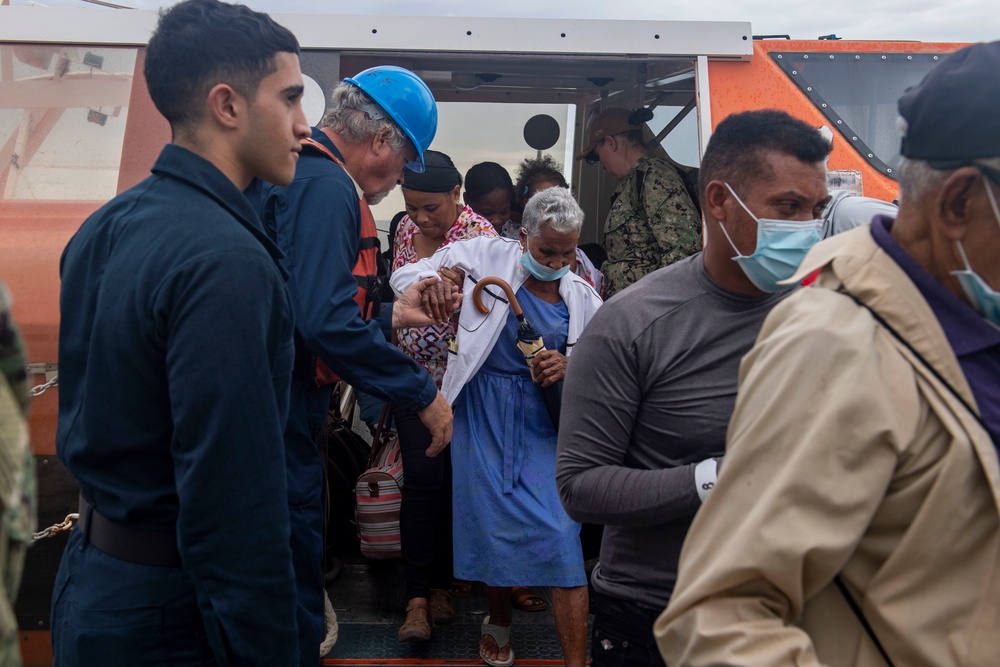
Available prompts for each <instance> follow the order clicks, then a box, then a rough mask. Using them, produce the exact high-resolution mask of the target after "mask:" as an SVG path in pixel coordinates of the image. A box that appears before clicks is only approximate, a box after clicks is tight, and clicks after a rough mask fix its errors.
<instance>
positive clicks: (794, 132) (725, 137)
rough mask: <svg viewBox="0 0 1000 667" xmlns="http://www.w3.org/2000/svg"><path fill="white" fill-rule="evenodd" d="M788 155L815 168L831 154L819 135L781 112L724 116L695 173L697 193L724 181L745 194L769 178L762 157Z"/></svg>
mask: <svg viewBox="0 0 1000 667" xmlns="http://www.w3.org/2000/svg"><path fill="white" fill-rule="evenodd" d="M766 152H775V153H783V154H785V155H790V156H792V157H794V158H796V159H798V160H800V161H801V162H805V163H807V164H815V163H817V162H822V161H823V160H824V159H826V156H827V155H829V154H830V145H829V144H828V143H827V142H826V140H825V139H823V137H822V136H821V135H820V133H819V131H818V130H817V129H816V128H814V127H811V126H809V125H807V124H806V123H804V122H802V121H801V120H799V119H797V118H793V117H792V116H790V115H788V114H787V113H785V112H784V111H778V110H776V109H763V110H761V111H744V112H742V113H736V114H733V115H731V116H727V117H726V118H725V119H723V121H722V122H721V123H719V125H718V127H716V128H715V132H713V133H712V138H711V139H709V141H708V148H706V149H705V155H704V157H702V159H701V167H700V170H699V172H698V193H699V195H701V199H702V201H705V188H706V187H707V186H708V184H709V183H711V182H712V181H725V182H726V183H729V184H730V185H731V186H733V188H735V189H737V190H740V189H743V190H745V189H746V188H747V187H749V186H750V185H751V184H752V183H755V182H757V181H760V180H764V179H767V178H771V177H772V176H774V174H773V173H771V168H770V165H769V164H768V163H767V162H766V161H765V160H764V153H766Z"/></svg>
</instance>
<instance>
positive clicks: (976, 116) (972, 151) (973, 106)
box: [899, 41, 1000, 169]
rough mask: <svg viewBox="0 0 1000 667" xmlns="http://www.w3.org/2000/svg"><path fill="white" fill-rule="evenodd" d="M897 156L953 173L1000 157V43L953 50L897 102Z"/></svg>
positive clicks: (974, 45)
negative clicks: (899, 134) (899, 138)
mask: <svg viewBox="0 0 1000 667" xmlns="http://www.w3.org/2000/svg"><path fill="white" fill-rule="evenodd" d="M899 114H900V115H901V116H902V117H903V119H904V120H905V121H906V130H905V131H904V132H903V142H902V146H901V147H900V151H899V152H900V154H901V155H902V156H903V157H906V158H911V159H914V160H926V161H927V162H928V163H930V165H931V166H932V167H934V168H935V169H954V168H957V167H960V166H963V165H966V164H969V163H970V162H972V161H973V160H977V159H983V158H995V157H1000V41H998V42H990V43H988V44H986V43H981V44H973V45H972V46H967V47H965V48H964V49H961V50H959V51H956V52H955V53H953V54H951V55H950V56H948V57H947V58H945V59H944V60H943V61H942V62H941V63H940V64H939V65H938V66H937V67H935V68H934V69H932V70H931V71H930V72H929V73H928V74H927V76H925V77H924V80H923V81H921V82H920V83H919V84H918V85H916V86H913V87H912V88H908V89H907V90H906V92H905V93H903V96H902V97H900V98H899Z"/></svg>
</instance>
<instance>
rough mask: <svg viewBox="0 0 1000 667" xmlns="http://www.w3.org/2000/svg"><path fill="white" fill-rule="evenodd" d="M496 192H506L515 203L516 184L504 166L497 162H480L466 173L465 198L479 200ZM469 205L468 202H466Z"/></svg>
mask: <svg viewBox="0 0 1000 667" xmlns="http://www.w3.org/2000/svg"><path fill="white" fill-rule="evenodd" d="M494 190H506V191H507V192H509V193H510V199H511V203H512V204H513V203H514V182H513V181H512V180H510V174H508V173H507V170H506V169H504V168H503V166H502V165H499V164H497V163H496V162H480V163H479V164H475V165H472V168H471V169H469V171H467V172H465V198H466V200H468V199H479V198H480V197H482V196H484V195H488V194H489V193H491V192H493V191H494ZM466 203H468V202H466Z"/></svg>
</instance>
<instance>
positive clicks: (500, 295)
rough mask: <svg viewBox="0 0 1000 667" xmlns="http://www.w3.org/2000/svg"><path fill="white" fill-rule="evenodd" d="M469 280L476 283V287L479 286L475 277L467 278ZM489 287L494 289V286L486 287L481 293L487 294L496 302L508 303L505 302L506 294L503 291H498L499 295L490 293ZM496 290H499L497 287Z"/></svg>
mask: <svg viewBox="0 0 1000 667" xmlns="http://www.w3.org/2000/svg"><path fill="white" fill-rule="evenodd" d="M469 280H471V281H472V282H473V283H476V284H477V285H478V284H479V279H478V278H476V277H475V276H469ZM490 287H496V286H495V285H488V286H486V287H484V288H483V291H484V292H486V293H487V294H489V295H490V296H491V297H493V298H494V299H496V300H497V301H502V302H504V303H508V301H507V294H506V293H505V292H504V291H503V290H500V294H494V293H493V292H491V291H490ZM497 289H500V288H499V287H497Z"/></svg>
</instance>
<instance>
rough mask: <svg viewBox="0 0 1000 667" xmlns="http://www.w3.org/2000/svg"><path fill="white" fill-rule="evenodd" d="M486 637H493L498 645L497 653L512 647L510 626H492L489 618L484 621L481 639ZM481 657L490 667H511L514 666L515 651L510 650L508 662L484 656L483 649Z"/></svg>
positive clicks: (480, 653)
mask: <svg viewBox="0 0 1000 667" xmlns="http://www.w3.org/2000/svg"><path fill="white" fill-rule="evenodd" d="M486 635H489V636H490V637H493V641H495V642H496V643H497V652H499V651H502V650H503V647H504V646H509V645H510V626H509V625H508V626H507V627H502V626H499V625H492V624H491V623H490V617H489V616H487V617H486V618H484V619H483V627H482V634H481V635H480V637H485V636H486ZM479 657H480V658H482V659H483V662H485V663H486V664H487V665H489V666H490V667H510V666H511V665H513V664H514V649H510V655H508V656H507V659H506V660H491V659H490V658H487V657H486V656H485V655H483V650H482V649H479Z"/></svg>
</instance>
